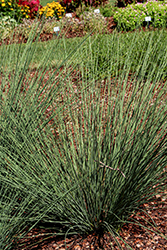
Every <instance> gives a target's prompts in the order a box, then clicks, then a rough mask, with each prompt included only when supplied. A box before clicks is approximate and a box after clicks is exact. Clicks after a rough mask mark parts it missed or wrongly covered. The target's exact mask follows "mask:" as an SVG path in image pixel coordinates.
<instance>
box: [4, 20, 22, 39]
mask: <svg viewBox="0 0 167 250" xmlns="http://www.w3.org/2000/svg"><path fill="white" fill-rule="evenodd" d="M17 26H18V23H17V22H16V20H15V19H13V18H11V17H10V16H5V17H3V18H0V34H1V35H0V39H5V38H6V37H7V36H8V35H9V34H10V33H11V32H12V30H13V29H14V28H15V27H17Z"/></svg>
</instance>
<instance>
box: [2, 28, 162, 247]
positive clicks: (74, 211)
mask: <svg viewBox="0 0 167 250" xmlns="http://www.w3.org/2000/svg"><path fill="white" fill-rule="evenodd" d="M122 35H123V34H119V33H113V35H112V37H111V40H108V42H107V43H106V44H107V46H112V41H117V48H118V49H117V50H116V51H115V50H113V57H112V56H111V58H108V60H110V65H111V69H112V71H113V65H114V70H115V73H114V77H112V75H111V73H110V68H108V69H107V70H108V78H107V79H106V78H105V79H102V78H99V74H98V73H97V65H98V63H95V62H97V61H98V58H99V55H98V51H99V50H97V56H95V54H93V53H92V48H93V44H94V43H95V42H96V41H97V40H98V39H99V37H98V36H97V37H89V38H88V39H87V40H86V41H85V39H84V40H83V42H84V41H85V43H84V44H83V42H81V44H80V45H78V46H77V48H71V49H70V50H68V49H67V47H66V40H64V38H62V39H56V40H55V44H54V46H53V44H51V46H50V48H49V50H48V53H47V54H43V55H42V54H41V63H40V64H39V66H38V67H37V68H36V69H35V71H31V70H30V65H31V60H33V57H34V56H35V52H36V49H37V46H38V43H32V40H33V36H35V32H34V33H33V31H32V36H30V38H29V40H28V42H27V44H25V45H22V44H20V45H19V46H18V47H17V49H16V47H13V45H10V46H5V45H3V46H4V47H3V50H0V53H1V54H0V57H1V59H2V60H1V65H0V67H1V72H2V73H1V76H0V82H1V85H0V86H1V88H0V96H1V98H0V115H1V116H0V119H1V120H0V180H1V183H0V229H1V230H0V248H2V249H12V248H13V247H14V245H17V244H18V243H17V242H18V241H19V239H21V238H25V237H26V234H27V233H28V232H29V231H30V230H31V229H32V228H34V227H35V226H36V227H38V226H40V225H41V224H42V225H50V227H51V228H54V230H55V231H56V232H57V234H58V235H65V236H66V237H67V236H68V235H69V234H83V235H85V234H90V233H96V234H97V235H98V237H99V238H100V237H103V234H104V232H110V235H111V238H112V239H113V241H115V242H116V243H117V244H118V247H119V248H120V249H121V245H120V243H119V242H118V240H117V238H116V237H117V236H118V237H119V238H120V240H123V241H124V239H122V238H121V236H120V235H119V230H120V229H121V228H122V226H123V224H124V223H134V224H137V225H139V224H140V226H142V224H141V223H139V222H138V221H137V220H131V221H129V220H128V219H129V218H130V217H131V216H132V215H133V214H134V213H136V211H137V210H138V209H139V210H140V206H141V205H143V204H145V203H148V202H149V201H154V199H155V195H156V194H160V195H163V192H164V191H165V190H166V161H167V154H166V150H167V137H166V132H167V123H166V120H167V108H166V99H165V98H166V89H167V84H166V80H165V79H164V72H165V68H166V66H167V65H166V62H167V60H166V57H167V49H166V48H167V46H166V45H167V44H166V43H167V40H166V39H164V40H163V36H164V35H165V33H163V31H159V35H158V36H157V33H155V32H152V33H149V34H147V33H142V34H141V33H137V32H136V33H133V34H131V43H130V45H129V48H128V52H127V53H126V56H125V57H124V63H123V66H122V53H120V50H119V48H120V43H122V41H121V37H122ZM140 36H145V47H144V49H143V50H141V53H138V51H136V52H135V53H136V54H135V55H136V56H135V57H134V54H133V53H134V51H135V46H136V44H138V41H139V40H140V38H141V37H140ZM161 40H163V44H162V45H163V48H162V49H163V53H162V51H161V53H160V55H159V56H160V58H156V59H155V61H154V63H153V62H151V63H153V64H151V65H152V66H151V67H150V61H149V56H150V55H151V54H152V53H156V49H157V48H158V44H159V42H160V41H161ZM109 41H110V43H109ZM59 43H61V44H62V43H64V51H63V53H64V56H63V53H62V55H61V57H60V58H58V59H59V61H58V63H57V66H55V67H54V68H51V62H50V61H49V58H50V56H51V54H53V53H54V54H55V60H56V56H57V55H58V54H56V49H57V48H58V47H59V45H58V44H59ZM67 51H68V53H67ZM8 52H10V53H9V54H8ZM86 55H87V60H91V62H88V64H86V63H85V57H86ZM6 57H7V58H8V60H6ZM135 60H138V66H137V67H136V70H135V71H134V72H133V74H132V72H131V68H132V65H133V63H134V61H135ZM13 61H14V62H15V65H14V67H13ZM11 65H12V67H11ZM120 65H121V68H122V69H121V71H120ZM101 69H103V67H102V68H101ZM98 70H99V68H98ZM48 71H49V75H47V72H48ZM85 72H90V73H89V77H87V76H88V74H87V73H85ZM146 72H147V75H146V74H145V73H146ZM74 74H75V77H74ZM46 76H47V77H46ZM143 227H144V226H143ZM152 227H153V228H152V229H151V230H154V231H155V232H156V233H159V234H160V232H159V231H158V230H156V228H155V227H154V225H152ZM146 230H149V229H147V228H146ZM161 236H162V237H164V238H165V236H164V235H161ZM113 241H112V240H111V247H112V243H113ZM126 246H127V248H129V249H132V248H131V247H130V246H128V244H126ZM100 247H101V248H102V246H100Z"/></svg>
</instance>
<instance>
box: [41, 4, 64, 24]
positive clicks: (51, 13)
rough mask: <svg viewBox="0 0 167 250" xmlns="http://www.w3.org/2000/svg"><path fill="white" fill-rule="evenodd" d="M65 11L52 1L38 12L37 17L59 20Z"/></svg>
mask: <svg viewBox="0 0 167 250" xmlns="http://www.w3.org/2000/svg"><path fill="white" fill-rule="evenodd" d="M65 9H66V8H65V7H63V6H62V5H61V4H60V3H58V2H54V1H53V2H52V3H48V4H47V5H46V6H44V7H42V8H41V9H40V10H39V15H40V16H42V15H45V16H46V18H48V17H56V18H57V20H59V19H61V18H62V16H63V15H64V13H65Z"/></svg>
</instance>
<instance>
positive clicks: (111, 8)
mask: <svg viewBox="0 0 167 250" xmlns="http://www.w3.org/2000/svg"><path fill="white" fill-rule="evenodd" d="M116 10H117V8H116V7H115V5H114V3H113V5H112V4H106V5H104V6H102V7H100V13H101V14H102V15H103V16H104V17H111V16H113V15H114V13H115V11H116Z"/></svg>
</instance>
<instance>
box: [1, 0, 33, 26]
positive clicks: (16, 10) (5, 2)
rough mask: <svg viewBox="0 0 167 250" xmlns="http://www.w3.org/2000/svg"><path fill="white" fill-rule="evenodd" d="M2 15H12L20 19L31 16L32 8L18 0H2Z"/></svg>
mask: <svg viewBox="0 0 167 250" xmlns="http://www.w3.org/2000/svg"><path fill="white" fill-rule="evenodd" d="M0 13H1V16H2V17H4V16H8V17H12V18H14V19H15V20H17V21H19V20H21V19H22V18H29V14H30V8H29V6H27V5H24V6H23V5H20V4H18V3H17V2H16V0H0Z"/></svg>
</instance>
